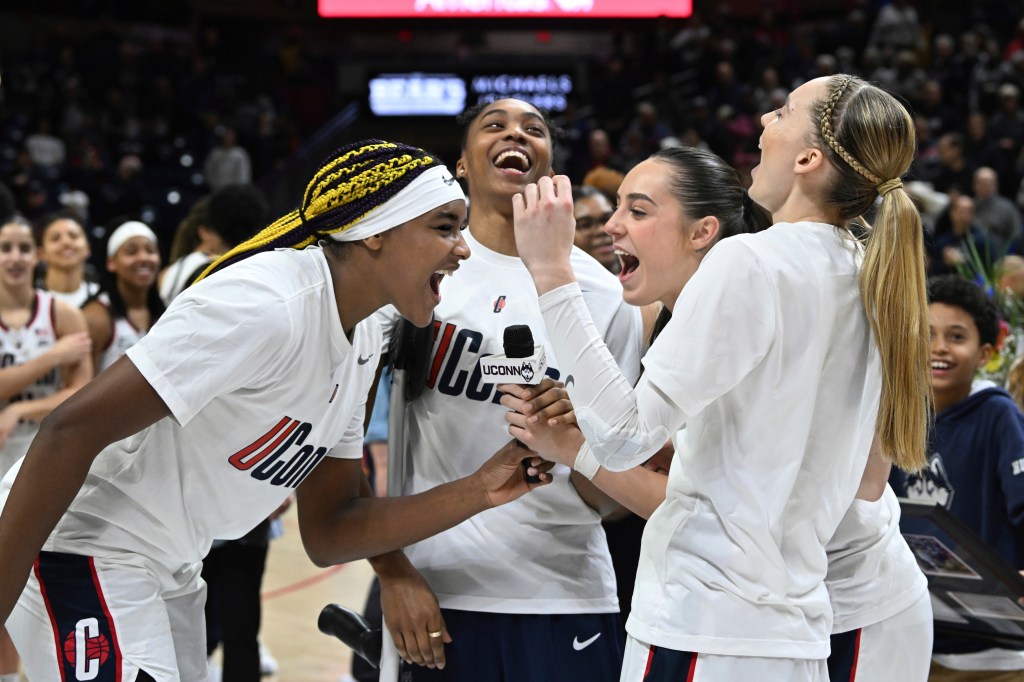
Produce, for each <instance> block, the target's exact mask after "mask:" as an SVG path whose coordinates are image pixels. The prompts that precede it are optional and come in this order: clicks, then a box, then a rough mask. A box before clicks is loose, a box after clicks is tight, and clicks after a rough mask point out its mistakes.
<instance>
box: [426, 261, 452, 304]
mask: <svg viewBox="0 0 1024 682" xmlns="http://www.w3.org/2000/svg"><path fill="white" fill-rule="evenodd" d="M454 274H455V270H454V269H452V270H438V271H437V272H435V273H434V274H432V275H431V276H430V291H431V293H433V294H434V297H435V298H437V299H438V300H440V299H441V280H443V279H444V278H445V277H446V276H447V277H451V276H452V275H454Z"/></svg>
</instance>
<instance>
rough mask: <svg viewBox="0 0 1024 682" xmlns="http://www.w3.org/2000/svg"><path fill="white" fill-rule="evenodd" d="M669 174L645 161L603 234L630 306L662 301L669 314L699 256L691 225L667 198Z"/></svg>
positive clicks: (625, 184) (662, 165)
mask: <svg viewBox="0 0 1024 682" xmlns="http://www.w3.org/2000/svg"><path fill="white" fill-rule="evenodd" d="M672 172H673V170H672V168H671V167H670V166H668V165H667V164H665V163H662V162H660V161H657V160H652V159H648V160H647V161H644V162H642V163H640V164H639V165H637V166H636V167H635V168H634V169H633V170H631V171H630V172H629V173H628V174H627V175H626V178H625V180H623V181H622V185H621V186H620V187H619V192H618V204H619V205H618V208H616V209H615V212H614V213H613V214H612V217H611V219H610V220H609V221H608V224H607V225H605V231H606V232H607V233H608V234H609V235H611V237H612V240H613V246H614V248H615V252H616V253H617V254H618V256H619V262H620V263H621V266H622V267H621V271H620V272H619V281H620V282H621V283H622V290H623V293H622V297H623V298H624V299H625V300H626V302H628V303H631V304H633V305H647V304H648V303H653V302H654V301H661V303H662V304H664V305H665V306H666V307H668V308H669V309H671V308H672V307H673V306H674V305H675V302H676V299H677V298H679V292H681V291H682V289H683V286H684V285H685V284H686V282H688V281H689V280H690V278H691V277H692V276H693V273H694V272H696V271H697V266H698V265H699V264H700V259H701V257H702V254H701V253H700V252H699V251H698V250H697V248H698V245H697V244H696V243H694V241H693V240H692V239H691V234H692V232H693V229H694V227H695V224H697V223H699V222H700V221H699V220H692V219H690V218H688V217H687V216H686V215H685V214H684V213H683V208H682V206H680V204H679V202H678V201H677V200H676V198H675V197H674V196H673V195H672V193H671V189H670V179H671V174H672Z"/></svg>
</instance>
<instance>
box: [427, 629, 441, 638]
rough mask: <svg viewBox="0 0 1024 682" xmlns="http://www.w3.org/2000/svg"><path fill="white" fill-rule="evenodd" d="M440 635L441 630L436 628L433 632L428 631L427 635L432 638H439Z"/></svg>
mask: <svg viewBox="0 0 1024 682" xmlns="http://www.w3.org/2000/svg"><path fill="white" fill-rule="evenodd" d="M440 636H441V631H440V630H435V631H433V632H428V633H427V637H430V638H431V639H437V638H438V637H440Z"/></svg>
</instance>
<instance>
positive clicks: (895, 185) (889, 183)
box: [877, 178, 903, 197]
mask: <svg viewBox="0 0 1024 682" xmlns="http://www.w3.org/2000/svg"><path fill="white" fill-rule="evenodd" d="M901 187H903V181H902V180H900V179H899V178H893V179H892V180H886V181H885V182H883V183H882V184H881V185H879V186H878V188H877V189H878V195H879V196H882V197H884V196H885V195H886V194H888V193H889V192H891V191H893V190H894V189H899V188H901Z"/></svg>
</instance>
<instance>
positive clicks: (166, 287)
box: [156, 195, 213, 305]
mask: <svg viewBox="0 0 1024 682" xmlns="http://www.w3.org/2000/svg"><path fill="white" fill-rule="evenodd" d="M209 203H210V196H209V195H206V196H205V197H201V198H199V199H197V200H196V202H195V203H193V204H192V208H190V209H189V210H188V213H187V214H186V215H185V217H184V218H183V219H182V221H181V222H180V223H178V229H177V230H175V231H174V240H173V241H172V242H171V253H170V256H169V257H168V261H169V262H170V265H168V266H167V267H165V268H164V269H163V270H161V271H160V274H159V275H158V276H157V280H156V281H157V289H158V291H159V292H160V300H161V301H163V302H164V305H168V304H169V303H170V302H171V299H172V298H174V297H175V296H177V295H178V294H179V293H180V292H181V290H182V289H184V288H185V286H186V285H187V284H188V279H187V278H188V276H189V275H190V274H191V273H192V272H193V271H195V269H196V268H198V267H199V266H200V265H202V264H203V263H209V262H210V257H211V256H212V255H213V254H212V252H211V251H210V247H209V245H208V244H203V240H202V238H201V237H200V236H199V227H200V225H205V224H207V223H208V222H209V213H208V211H207V208H208V206H209Z"/></svg>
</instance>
